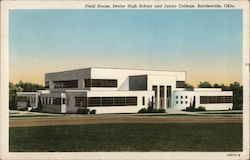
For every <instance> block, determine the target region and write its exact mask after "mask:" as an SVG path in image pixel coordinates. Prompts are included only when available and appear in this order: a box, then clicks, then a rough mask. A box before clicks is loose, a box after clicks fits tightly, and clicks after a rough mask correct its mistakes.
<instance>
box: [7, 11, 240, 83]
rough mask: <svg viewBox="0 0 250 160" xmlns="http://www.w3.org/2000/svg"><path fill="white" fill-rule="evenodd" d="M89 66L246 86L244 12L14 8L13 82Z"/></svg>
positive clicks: (11, 15)
mask: <svg viewBox="0 0 250 160" xmlns="http://www.w3.org/2000/svg"><path fill="white" fill-rule="evenodd" d="M87 67H114V68H134V69H154V70H171V71H186V73H187V83H190V84H192V85H194V86H196V85H197V84H198V83H199V82H201V81H209V82H210V83H218V84H230V83H232V82H234V81H237V82H240V83H241V84H242V11H241V10H236V9H234V10H216V9H213V10H174V9H173V10H84V9H83V10H80V9H79V10H59V9H58V10H11V11H10V12H9V71H10V82H14V83H17V82H18V81H20V80H22V81H24V82H33V83H39V84H44V74H45V73H48V72H56V71H63V70H71V69H79V68H87Z"/></svg>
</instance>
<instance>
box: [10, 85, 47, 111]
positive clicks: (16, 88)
mask: <svg viewBox="0 0 250 160" xmlns="http://www.w3.org/2000/svg"><path fill="white" fill-rule="evenodd" d="M40 89H44V87H43V86H42V85H39V84H34V83H30V82H25V83H24V82H22V81H19V83H17V84H14V83H12V82H9V109H17V106H16V105H17V103H16V95H17V94H16V93H17V92H35V91H37V90H40Z"/></svg>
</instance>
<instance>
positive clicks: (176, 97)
mask: <svg viewBox="0 0 250 160" xmlns="http://www.w3.org/2000/svg"><path fill="white" fill-rule="evenodd" d="M184 97H185V98H186V99H187V98H188V96H180V98H181V99H183V98H184ZM178 98H179V96H175V99H178Z"/></svg>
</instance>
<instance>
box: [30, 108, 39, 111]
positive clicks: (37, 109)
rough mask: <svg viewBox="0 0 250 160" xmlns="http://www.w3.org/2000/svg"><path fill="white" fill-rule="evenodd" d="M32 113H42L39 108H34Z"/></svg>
mask: <svg viewBox="0 0 250 160" xmlns="http://www.w3.org/2000/svg"><path fill="white" fill-rule="evenodd" d="M30 112H40V109H39V108H32V109H31V110H30Z"/></svg>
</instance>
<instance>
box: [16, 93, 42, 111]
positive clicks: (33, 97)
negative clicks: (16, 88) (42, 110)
mask: <svg viewBox="0 0 250 160" xmlns="http://www.w3.org/2000/svg"><path fill="white" fill-rule="evenodd" d="M17 97H26V98H27V100H28V101H29V102H30V106H31V107H37V106H38V98H37V97H38V93H37V92H17ZM26 106H27V101H26V102H25V101H17V109H19V108H25V107H26Z"/></svg>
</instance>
